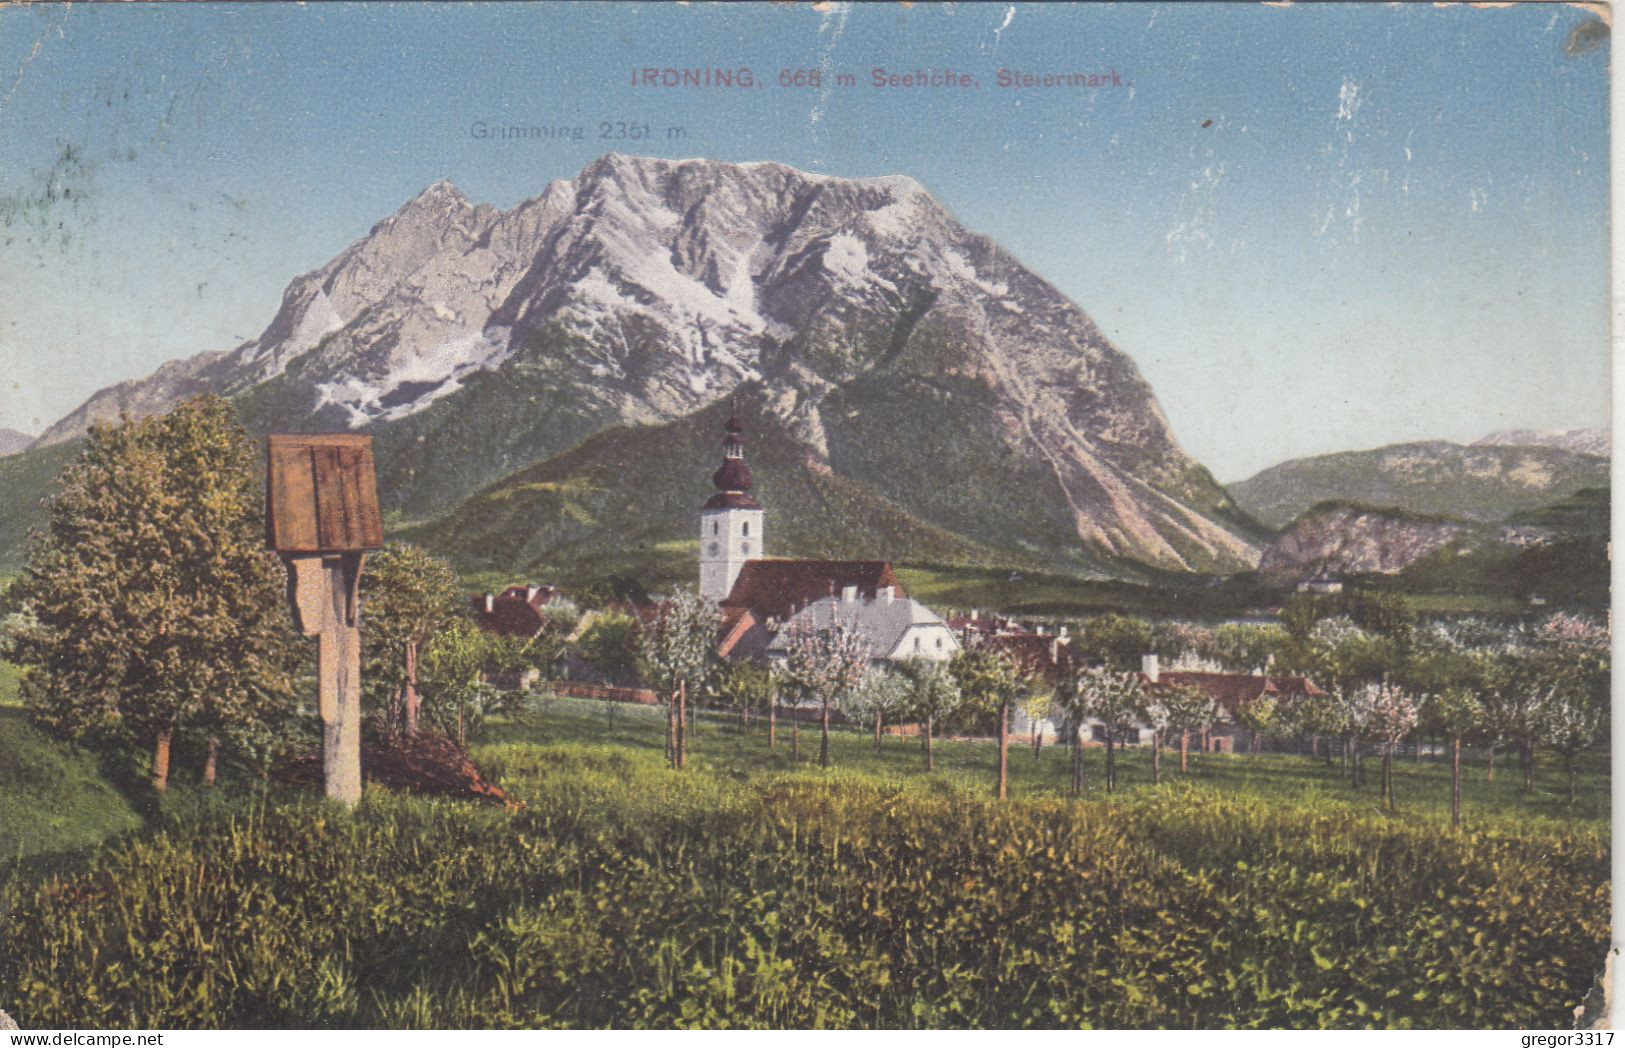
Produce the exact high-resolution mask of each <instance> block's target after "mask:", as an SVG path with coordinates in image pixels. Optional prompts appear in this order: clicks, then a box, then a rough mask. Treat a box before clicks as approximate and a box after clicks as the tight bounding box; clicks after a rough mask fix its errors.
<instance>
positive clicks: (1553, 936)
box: [0, 698, 1609, 1028]
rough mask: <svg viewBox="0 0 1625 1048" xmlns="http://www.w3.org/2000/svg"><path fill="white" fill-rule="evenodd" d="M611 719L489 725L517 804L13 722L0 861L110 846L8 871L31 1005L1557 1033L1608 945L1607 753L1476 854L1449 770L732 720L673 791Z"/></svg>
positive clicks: (623, 718) (620, 709)
mask: <svg viewBox="0 0 1625 1048" xmlns="http://www.w3.org/2000/svg"><path fill="white" fill-rule="evenodd" d="M609 712H610V711H609V710H607V709H606V707H605V706H604V704H602V703H597V702H592V701H585V700H575V699H558V698H544V699H541V700H539V701H536V702H534V703H532V704H531V705H530V706H529V707H528V708H527V709H526V710H525V711H524V712H523V713H522V714H519V715H516V716H514V717H511V718H508V719H506V720H500V721H495V722H492V723H491V724H490V725H489V726H488V730H487V732H486V734H485V736H484V737H483V738H481V739H480V740H479V741H478V743H477V744H476V745H475V746H474V747H473V755H474V757H475V759H476V761H477V762H478V763H479V764H480V765H481V767H482V768H483V769H485V771H486V772H487V774H488V775H490V776H491V777H492V778H493V779H495V780H496V781H498V782H499V783H500V784H502V785H503V786H504V787H505V788H506V789H507V790H509V792H510V793H511V794H512V795H513V796H514V797H515V798H517V799H518V800H520V801H521V802H522V805H523V806H522V807H521V808H519V809H518V810H516V811H505V810H503V809H502V808H500V807H498V806H494V805H490V804H482V803H475V802H470V801H458V800H436V799H429V798H420V797H406V796H400V795H397V794H393V793H391V792H390V791H387V790H382V789H378V788H374V787H369V788H368V790H367V793H366V797H365V800H364V802H363V804H362V806H361V808H360V809H358V810H357V811H356V812H354V813H350V812H344V811H341V810H337V809H334V808H332V807H330V806H328V805H326V804H324V803H323V802H321V801H320V800H319V798H315V797H313V796H311V795H310V794H309V793H303V794H302V793H299V792H298V791H294V790H291V789H289V788H281V787H265V786H262V785H260V784H257V783H237V784H233V785H231V786H229V787H228V788H225V789H221V790H219V791H218V792H216V791H204V790H202V789H200V788H198V787H195V786H189V785H186V783H187V782H188V781H189V779H188V777H187V776H186V775H185V774H184V773H177V780H176V781H177V784H176V785H173V786H172V787H171V790H170V794H169V796H168V797H166V798H165V800H164V801H163V803H162V804H158V805H153V804H151V803H150V801H149V802H147V803H143V802H142V801H141V799H140V797H138V796H136V795H137V794H139V793H140V791H141V790H142V788H143V787H141V785H140V783H139V782H128V783H126V784H125V785H124V790H125V791H127V794H128V796H121V795H120V794H119V791H117V790H114V789H113V787H111V786H110V785H108V784H107V782H106V781H105V780H101V779H100V778H99V777H98V776H97V775H96V774H95V770H94V762H93V761H90V760H89V758H87V757H84V755H80V754H75V753H74V752H73V751H72V750H71V749H69V748H67V747H63V746H61V745H60V744H58V743H56V742H53V741H51V740H49V739H45V738H43V737H42V736H39V734H38V733H37V732H34V731H33V729H30V728H27V727H26V726H25V725H24V723H23V721H22V718H21V713H20V711H0V786H4V787H7V788H5V789H0V836H3V834H4V833H5V832H7V830H9V828H10V827H13V826H16V825H18V824H19V823H18V820H28V821H30V822H33V821H39V820H51V819H60V820H61V826H60V827H59V829H58V830H56V831H53V832H57V833H59V834H64V835H65V834H67V833H68V831H70V830H71V831H72V833H73V834H77V836H60V837H58V838H54V839H53V840H52V841H50V842H46V843H44V844H40V843H33V842H32V841H31V842H28V843H24V844H23V845H22V850H24V851H26V850H28V849H30V848H33V849H35V851H34V859H33V860H30V861H25V862H23V863H21V864H13V866H12V870H11V874H12V875H11V876H10V877H9V879H8V878H7V877H5V876H4V875H0V941H3V942H5V943H6V944H7V950H6V951H4V952H0V1008H4V1009H6V1010H7V1011H9V1012H10V1013H11V1014H12V1015H13V1016H15V1017H16V1018H18V1019H19V1020H20V1021H21V1022H22V1024H23V1025H24V1026H25V1027H27V1026H34V1027H47V1028H48V1027H64V1026H76V1027H81V1026H88V1027H182V1028H186V1027H211V1026H226V1027H289V1026H292V1027H311V1026H322V1027H406V1028H416V1027H487V1026H495V1027H536V1026H540V1027H605V1026H616V1027H662V1028H669V1027H687V1026H698V1027H723V1026H742V1027H764V1026H765V1027H793V1028H801V1027H820V1026H837V1027H883V1028H886V1027H950V1028H952V1027H1079V1026H1108V1027H1172V1028H1189V1027H1202V1028H1206V1027H1228V1026H1240V1027H1258V1026H1263V1027H1334V1028H1347V1027H1378V1028H1386V1027H1504V1026H1513V1027H1551V1026H1563V1025H1566V1024H1568V1023H1569V1022H1571V1021H1572V1018H1571V1014H1572V1009H1573V1007H1574V1005H1575V1004H1576V1003H1578V1002H1579V1000H1580V999H1581V997H1583V996H1584V994H1585V993H1586V991H1587V990H1588V989H1589V988H1590V985H1591V981H1592V978H1593V976H1594V974H1595V970H1596V968H1597V967H1598V966H1599V965H1600V962H1601V959H1602V954H1603V951H1604V949H1605V947H1606V943H1607V940H1608V847H1609V828H1608V823H1607V818H1608V806H1607V804H1608V796H1607V794H1608V788H1607V775H1606V762H1605V761H1603V760H1602V759H1600V758H1594V759H1592V760H1591V761H1589V762H1588V767H1587V768H1586V769H1585V772H1584V774H1583V776H1582V779H1581V786H1582V788H1581V791H1580V794H1581V795H1580V799H1579V803H1578V804H1576V805H1575V806H1574V807H1573V808H1572V809H1571V808H1570V807H1569V806H1568V805H1567V803H1566V798H1565V785H1564V781H1563V778H1562V775H1561V773H1560V771H1559V770H1558V769H1556V768H1551V767H1547V766H1546V765H1545V764H1544V763H1543V764H1542V765H1541V767H1540V773H1539V775H1538V776H1537V781H1536V787H1537V788H1536V791H1535V793H1534V795H1533V796H1532V797H1527V798H1526V797H1524V796H1523V795H1522V793H1521V791H1520V789H1519V786H1520V777H1519V776H1518V775H1517V773H1516V769H1514V768H1512V767H1511V766H1510V765H1508V766H1507V767H1506V768H1505V769H1504V771H1503V772H1502V773H1501V774H1499V775H1498V776H1497V781H1496V782H1494V783H1489V782H1486V781H1484V775H1483V772H1482V769H1480V768H1476V767H1475V768H1473V769H1472V771H1471V773H1470V774H1469V777H1468V780H1467V803H1466V810H1467V827H1466V832H1464V833H1461V834H1454V833H1451V832H1450V831H1449V828H1448V824H1447V815H1446V811H1447V809H1446V807H1445V805H1446V803H1447V796H1446V795H1447V787H1448V782H1447V779H1446V778H1445V769H1443V768H1441V767H1439V766H1437V765H1436V764H1434V763H1433V762H1432V761H1430V760H1424V761H1421V762H1412V761H1401V762H1400V763H1399V765H1398V766H1397V769H1396V776H1395V778H1396V786H1397V792H1398V796H1399V800H1400V808H1399V811H1398V812H1397V813H1393V814H1390V813H1384V812H1380V811H1378V810H1377V808H1376V789H1375V779H1376V774H1375V772H1376V769H1375V766H1374V764H1373V767H1372V769H1371V781H1370V784H1369V785H1368V786H1367V787H1366V788H1364V789H1362V790H1352V789H1350V788H1349V787H1347V786H1346V785H1344V784H1342V783H1341V782H1340V780H1339V777H1338V775H1337V774H1336V770H1335V769H1330V770H1328V769H1327V768H1326V767H1325V766H1324V765H1323V764H1320V763H1317V762H1314V761H1310V760H1308V759H1306V758H1302V757H1295V756H1260V757H1257V758H1253V757H1248V756H1219V755H1211V756H1205V757H1199V758H1198V759H1197V764H1196V766H1195V768H1194V769H1193V772H1192V773H1191V774H1190V775H1189V776H1181V775H1180V774H1179V773H1178V771H1177V756H1172V757H1169V758H1168V760H1167V761H1166V763H1165V769H1166V772H1167V776H1166V781H1165V782H1164V783H1163V784H1161V785H1160V786H1158V785H1154V784H1153V783H1151V781H1150V774H1149V767H1148V760H1147V756H1148V755H1147V754H1146V753H1145V751H1143V750H1130V751H1129V752H1128V753H1127V754H1126V755H1125V756H1124V758H1123V761H1122V764H1121V766H1120V783H1121V788H1120V789H1119V790H1118V791H1117V792H1115V793H1113V794H1111V795H1110V796H1107V795H1105V794H1104V793H1103V792H1102V790H1101V765H1102V759H1103V754H1102V752H1101V751H1100V750H1099V749H1091V750H1090V751H1089V754H1088V763H1089V767H1088V781H1089V784H1090V790H1089V792H1088V794H1087V795H1086V796H1085V797H1083V798H1081V799H1072V798H1069V797H1066V796H1064V795H1063V793H1062V790H1063V788H1064V784H1065V781H1066V769H1065V754H1064V752H1063V751H1061V750H1058V749H1046V751H1045V752H1044V753H1043V754H1042V755H1041V756H1040V757H1039V759H1037V760H1034V758H1033V757H1032V754H1031V751H1030V749H1021V748H1013V750H1012V753H1011V764H1010V767H1011V773H1012V787H1011V790H1012V800H1011V801H1010V802H1007V803H1000V802H997V801H995V800H993V799H992V797H991V788H992V781H993V761H994V754H995V750H994V747H993V746H992V745H991V744H990V743H987V742H984V741H948V742H940V743H939V744H938V748H937V758H938V770H937V771H936V772H934V773H930V774H928V773H926V772H925V770H924V766H923V758H922V753H921V749H920V744H919V742H918V740H915V739H908V740H904V739H900V738H895V737H888V738H886V739H885V740H883V744H882V746H881V748H880V749H879V750H878V751H877V750H876V748H875V745H874V741H873V738H872V735H869V734H866V733H862V732H859V731H856V730H850V729H848V730H842V731H838V732H837V733H836V734H835V736H834V738H833V740H832V742H833V746H832V753H833V755H834V764H835V767H834V768H832V769H830V770H827V771H826V770H822V769H820V768H818V767H817V765H816V763H815V760H816V754H817V747H818V732H817V729H816V726H815V725H814V726H809V725H803V726H802V731H801V752H802V760H801V762H800V763H799V764H798V763H797V762H795V761H794V760H793V759H792V757H791V732H790V725H789V724H787V723H781V725H780V729H781V730H780V742H779V746H778V748H777V749H776V750H774V751H771V752H770V751H769V750H768V748H767V744H766V738H765V735H764V733H763V732H762V731H760V730H759V726H758V730H753V731H752V732H750V733H748V734H742V733H741V732H740V731H739V728H738V724H737V721H736V720H734V719H733V718H732V717H729V716H725V715H722V714H702V715H701V717H700V718H699V724H698V726H697V729H696V731H695V733H694V735H693V738H692V744H691V761H690V766H689V767H688V769H687V770H686V771H683V772H673V771H670V770H668V769H667V768H666V767H665V766H664V759H663V754H662V745H663V731H664V718H663V715H662V712H661V711H660V710H656V709H652V708H647V707H643V708H640V707H628V706H617V707H615V708H614V710H613V714H614V717H613V726H611V722H610V717H609V716H608V714H609ZM19 752H25V753H28V754H32V755H33V757H32V763H26V762H25V763H18V762H17V756H18V753H19ZM8 761H10V762H11V763H10V764H8V763H7V762H8ZM76 762H82V763H76ZM8 768H9V769H10V770H9V771H8ZM8 774H9V775H10V776H11V778H10V779H9V780H7V779H6V778H5V776H6V775H8ZM19 785H20V786H22V787H23V789H24V790H25V791H28V792H25V794H24V795H23V799H22V800H20V801H15V802H11V803H10V804H9V806H8V800H9V798H10V797H11V796H12V794H13V792H14V788H15V787H17V786H19ZM86 796H91V797H101V798H104V799H107V800H110V801H112V802H114V803H111V804H108V805H104V806H103V808H102V810H101V811H100V813H99V814H97V813H96V810H95V806H94V805H90V804H87V803H84V801H83V798H84V797H86ZM76 798H78V799H79V800H75V799H76ZM119 802H122V804H123V808H122V809H120V808H119ZM120 810H122V812H123V814H122V815H119V814H118V813H119V811H120ZM138 811H139V812H140V813H141V814H140V815H138V814H137V812H138ZM143 818H144V820H145V825H144V826H143V825H142V823H143ZM11 832H13V834H15V831H11ZM97 842H100V847H99V848H98V847H97ZM5 843H6V842H4V841H0V844H5ZM76 844H77V845H78V846H79V847H78V850H77V851H76V850H73V849H74V848H75V845H76ZM6 846H9V847H12V848H14V849H15V848H17V847H18V845H17V843H16V841H15V839H13V840H12V841H11V842H10V843H9V845H6ZM64 849H67V850H64Z"/></svg>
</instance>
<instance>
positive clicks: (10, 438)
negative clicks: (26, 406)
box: [0, 426, 34, 456]
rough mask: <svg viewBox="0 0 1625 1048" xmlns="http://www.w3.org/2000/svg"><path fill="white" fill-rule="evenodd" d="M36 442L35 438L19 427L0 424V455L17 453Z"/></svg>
mask: <svg viewBox="0 0 1625 1048" xmlns="http://www.w3.org/2000/svg"><path fill="white" fill-rule="evenodd" d="M32 443H34V438H33V437H31V436H29V435H28V434H27V433H24V432H23V431H22V430H19V429H7V428H5V427H4V426H0V456H4V455H15V454H16V453H17V452H19V451H22V450H23V449H25V448H27V447H28V445H30V444H32Z"/></svg>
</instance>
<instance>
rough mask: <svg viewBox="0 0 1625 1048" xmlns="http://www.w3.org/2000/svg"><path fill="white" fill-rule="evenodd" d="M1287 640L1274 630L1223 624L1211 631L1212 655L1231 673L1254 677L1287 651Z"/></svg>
mask: <svg viewBox="0 0 1625 1048" xmlns="http://www.w3.org/2000/svg"><path fill="white" fill-rule="evenodd" d="M1288 640H1289V638H1288V635H1287V633H1286V631H1285V630H1282V629H1281V628H1280V627H1278V626H1261V625H1256V624H1254V623H1248V622H1227V623H1225V624H1224V625H1222V626H1220V627H1218V628H1217V629H1215V630H1214V631H1213V646H1212V648H1213V655H1214V657H1215V658H1217V659H1218V661H1219V663H1220V664H1221V665H1223V666H1224V668H1225V669H1227V670H1229V671H1230V672H1231V673H1258V672H1261V671H1262V670H1263V669H1264V667H1265V666H1267V665H1269V664H1270V661H1271V660H1272V659H1274V658H1277V657H1279V656H1280V655H1281V653H1282V652H1284V651H1285V650H1286V649H1287V646H1288Z"/></svg>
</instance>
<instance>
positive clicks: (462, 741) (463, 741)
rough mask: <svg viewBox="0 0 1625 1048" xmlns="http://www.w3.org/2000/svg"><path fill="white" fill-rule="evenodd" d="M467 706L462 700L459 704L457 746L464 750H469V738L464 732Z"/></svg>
mask: <svg viewBox="0 0 1625 1048" xmlns="http://www.w3.org/2000/svg"><path fill="white" fill-rule="evenodd" d="M467 705H468V703H466V702H464V701H462V700H461V699H459V700H458V702H457V745H459V746H461V747H463V748H464V749H467V748H468V736H467V734H466V733H465V732H464V730H463V708H464V707H465V706H467Z"/></svg>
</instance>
